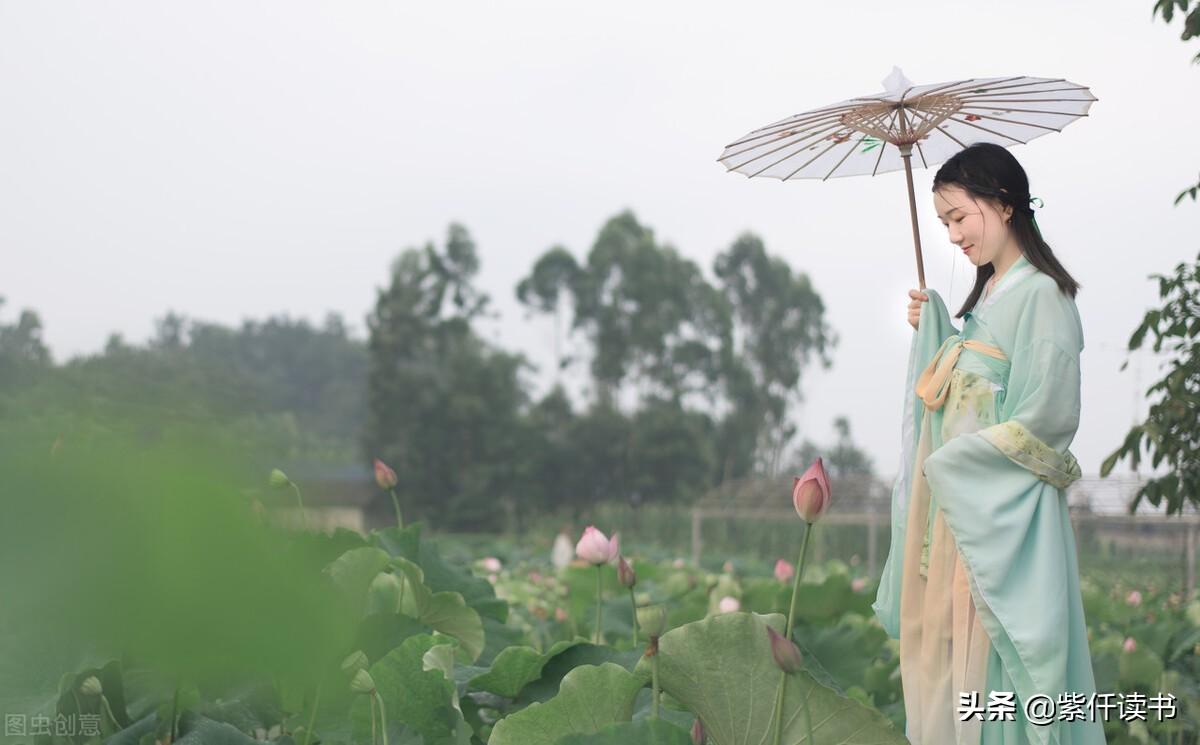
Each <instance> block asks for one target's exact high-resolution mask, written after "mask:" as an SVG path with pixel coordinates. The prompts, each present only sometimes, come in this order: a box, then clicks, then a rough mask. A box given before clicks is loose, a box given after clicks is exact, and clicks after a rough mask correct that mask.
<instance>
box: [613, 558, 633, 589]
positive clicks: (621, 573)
mask: <svg viewBox="0 0 1200 745" xmlns="http://www.w3.org/2000/svg"><path fill="white" fill-rule="evenodd" d="M617 581H618V582H620V583H621V587H625V588H628V589H633V586H634V585H636V584H637V573H636V572H634V571H633V567H631V566H630V565H629V562H628V561H625V557H624V556H622V557H620V558H619V559H617Z"/></svg>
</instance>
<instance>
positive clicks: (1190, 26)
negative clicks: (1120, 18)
mask: <svg viewBox="0 0 1200 745" xmlns="http://www.w3.org/2000/svg"><path fill="white" fill-rule="evenodd" d="M1191 4H1192V0H1157V2H1155V3H1154V11H1153V15H1155V16H1157V15H1161V16H1162V19H1163V21H1164V22H1166V23H1170V22H1171V21H1172V20H1173V19H1174V17H1175V11H1176V10H1178V11H1179V12H1180V14H1181V15H1182V14H1183V13H1187V16H1185V17H1184V19H1183V33H1182V34H1181V35H1180V37H1179V38H1180V39H1182V40H1183V41H1188V40H1189V39H1193V38H1197V37H1200V3H1197V4H1196V7H1194V8H1192V9H1191V11H1190V12H1189V11H1188V8H1189V7H1190V6H1191ZM1192 63H1193V64H1200V52H1197V53H1196V56H1195V57H1193V58H1192ZM1197 194H1200V183H1197V184H1196V185H1195V186H1189V187H1187V188H1186V189H1184V190H1183V191H1181V192H1179V196H1177V197H1175V204H1179V203H1180V202H1182V201H1183V198H1184V197H1187V196H1190V197H1191V198H1192V201H1196V199H1197Z"/></svg>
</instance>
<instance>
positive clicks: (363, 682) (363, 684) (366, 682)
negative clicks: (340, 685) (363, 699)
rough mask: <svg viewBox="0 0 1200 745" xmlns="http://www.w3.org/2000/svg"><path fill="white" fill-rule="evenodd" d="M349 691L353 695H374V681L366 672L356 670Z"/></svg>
mask: <svg viewBox="0 0 1200 745" xmlns="http://www.w3.org/2000/svg"><path fill="white" fill-rule="evenodd" d="M350 690H352V691H354V692H355V693H364V694H371V693H374V692H375V679H374V678H372V677H371V674H370V673H369V672H367V671H366V670H358V671H356V672H355V673H354V679H353V680H351V681H350Z"/></svg>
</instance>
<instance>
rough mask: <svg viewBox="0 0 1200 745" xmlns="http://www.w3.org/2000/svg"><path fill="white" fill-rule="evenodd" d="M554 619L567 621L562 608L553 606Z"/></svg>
mask: <svg viewBox="0 0 1200 745" xmlns="http://www.w3.org/2000/svg"><path fill="white" fill-rule="evenodd" d="M554 620H555V621H558V622H559V623H566V622H567V612H566V611H565V610H563V609H562V608H555V609H554Z"/></svg>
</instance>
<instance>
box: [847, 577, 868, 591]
mask: <svg viewBox="0 0 1200 745" xmlns="http://www.w3.org/2000/svg"><path fill="white" fill-rule="evenodd" d="M850 589H851V590H854V591H855V592H862V591H863V590H865V589H867V578H866V577H855V578H854V579H853V580H851V581H850Z"/></svg>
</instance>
